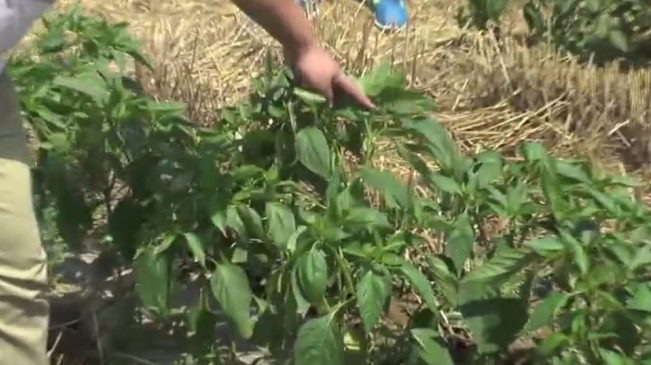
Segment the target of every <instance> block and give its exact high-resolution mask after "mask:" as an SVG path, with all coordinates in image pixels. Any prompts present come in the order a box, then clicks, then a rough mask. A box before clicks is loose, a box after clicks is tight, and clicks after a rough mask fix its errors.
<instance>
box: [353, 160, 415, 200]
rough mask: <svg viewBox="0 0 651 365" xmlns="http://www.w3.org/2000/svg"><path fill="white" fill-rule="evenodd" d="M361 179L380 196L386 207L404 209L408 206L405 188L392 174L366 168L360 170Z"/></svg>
mask: <svg viewBox="0 0 651 365" xmlns="http://www.w3.org/2000/svg"><path fill="white" fill-rule="evenodd" d="M361 177H362V179H364V181H365V182H366V183H367V184H368V185H369V186H371V187H372V188H373V189H375V190H377V191H378V192H380V194H382V197H383V198H384V200H385V201H386V202H387V205H389V206H401V207H406V206H407V205H408V204H409V191H408V189H407V186H406V185H405V184H403V183H402V182H400V180H398V178H397V177H396V176H395V175H394V174H392V173H390V172H388V171H384V170H378V169H374V168H370V167H366V168H364V169H363V170H362V172H361Z"/></svg>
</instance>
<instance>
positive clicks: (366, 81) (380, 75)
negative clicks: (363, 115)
mask: <svg viewBox="0 0 651 365" xmlns="http://www.w3.org/2000/svg"><path fill="white" fill-rule="evenodd" d="M390 75H391V65H390V64H389V63H382V64H381V65H379V66H378V67H376V68H375V69H373V70H372V71H371V72H369V73H366V74H365V75H363V76H362V77H360V78H359V86H360V88H361V89H362V90H363V91H364V93H365V94H366V95H368V96H369V97H371V98H373V97H376V96H378V95H380V93H382V91H383V90H384V89H385V88H386V87H387V86H388V85H387V81H388V80H389V78H390Z"/></svg>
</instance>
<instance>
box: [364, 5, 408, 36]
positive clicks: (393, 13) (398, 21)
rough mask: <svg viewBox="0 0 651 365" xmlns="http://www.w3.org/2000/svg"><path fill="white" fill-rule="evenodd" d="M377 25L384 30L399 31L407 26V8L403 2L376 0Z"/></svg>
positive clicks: (374, 6)
mask: <svg viewBox="0 0 651 365" xmlns="http://www.w3.org/2000/svg"><path fill="white" fill-rule="evenodd" d="M372 6H373V12H374V13H375V25H377V26H378V27H379V28H381V29H383V30H399V29H402V28H404V27H405V25H407V19H408V16H407V7H405V3H404V2H403V1H402V0H374V1H373V5H372Z"/></svg>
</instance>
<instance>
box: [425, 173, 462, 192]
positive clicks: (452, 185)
mask: <svg viewBox="0 0 651 365" xmlns="http://www.w3.org/2000/svg"><path fill="white" fill-rule="evenodd" d="M429 178H430V179H431V181H432V182H433V183H434V186H435V187H436V188H437V189H438V190H440V191H442V192H444V193H448V194H452V195H461V186H459V184H457V182H456V181H454V179H451V178H449V177H447V176H445V175H441V174H438V173H435V172H433V173H431V174H430V176H429Z"/></svg>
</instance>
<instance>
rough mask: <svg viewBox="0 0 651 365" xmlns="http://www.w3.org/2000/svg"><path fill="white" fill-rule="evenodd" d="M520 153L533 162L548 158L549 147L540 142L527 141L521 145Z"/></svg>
mask: <svg viewBox="0 0 651 365" xmlns="http://www.w3.org/2000/svg"><path fill="white" fill-rule="evenodd" d="M520 154H521V155H522V157H524V159H525V160H526V161H527V162H528V163H530V164H532V163H537V162H540V161H546V160H547V158H548V152H547V149H545V147H544V146H543V145H542V144H541V143H540V142H525V143H523V144H522V145H521V146H520Z"/></svg>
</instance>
